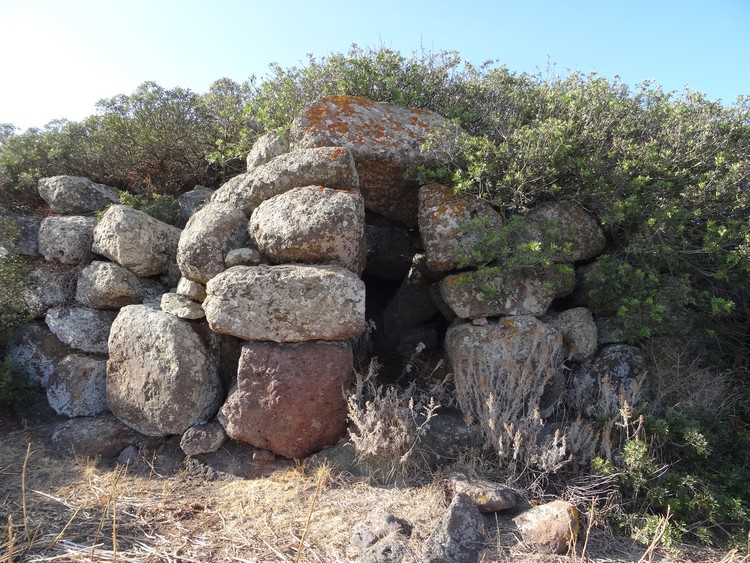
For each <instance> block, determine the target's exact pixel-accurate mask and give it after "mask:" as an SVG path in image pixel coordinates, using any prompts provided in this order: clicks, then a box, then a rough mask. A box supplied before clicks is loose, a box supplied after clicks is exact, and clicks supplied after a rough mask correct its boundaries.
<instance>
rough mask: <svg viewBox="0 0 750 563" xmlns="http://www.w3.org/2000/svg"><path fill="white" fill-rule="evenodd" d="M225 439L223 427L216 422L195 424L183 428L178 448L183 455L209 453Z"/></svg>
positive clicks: (217, 447)
mask: <svg viewBox="0 0 750 563" xmlns="http://www.w3.org/2000/svg"><path fill="white" fill-rule="evenodd" d="M226 439H227V434H226V432H224V427H223V426H222V425H221V424H219V423H218V422H215V421H214V422H207V423H206V424H196V425H195V426H191V427H190V428H188V429H187V430H185V433H184V434H183V435H182V438H181V439H180V448H182V451H183V452H185V455H190V456H193V455H201V454H209V453H211V452H215V451H216V450H218V449H219V448H220V447H221V445H222V444H223V443H224V441H225V440H226Z"/></svg>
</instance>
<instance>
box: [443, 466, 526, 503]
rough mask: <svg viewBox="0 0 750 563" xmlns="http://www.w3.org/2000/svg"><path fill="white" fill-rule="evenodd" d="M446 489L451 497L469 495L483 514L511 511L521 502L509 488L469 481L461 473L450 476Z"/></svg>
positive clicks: (486, 482) (456, 472) (477, 480)
mask: <svg viewBox="0 0 750 563" xmlns="http://www.w3.org/2000/svg"><path fill="white" fill-rule="evenodd" d="M446 489H447V490H448V493H449V494H450V496H451V497H453V496H454V495H457V494H459V493H463V494H465V495H467V496H468V497H469V498H470V499H471V500H472V502H473V503H474V504H475V505H476V507H477V509H478V510H479V512H481V513H489V512H500V511H502V510H511V509H513V508H516V506H518V504H519V503H520V502H521V498H520V497H519V496H518V494H517V493H516V492H514V491H512V490H510V489H509V488H507V487H503V486H502V485H500V484H499V483H492V482H490V481H485V480H483V479H469V478H468V477H466V475H464V474H463V473H461V472H460V471H452V472H451V473H450V474H449V475H448V479H447V482H446Z"/></svg>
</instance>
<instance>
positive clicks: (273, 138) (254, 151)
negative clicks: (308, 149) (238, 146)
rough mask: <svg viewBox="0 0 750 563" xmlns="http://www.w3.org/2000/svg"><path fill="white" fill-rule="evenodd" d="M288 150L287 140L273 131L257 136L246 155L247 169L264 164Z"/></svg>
mask: <svg viewBox="0 0 750 563" xmlns="http://www.w3.org/2000/svg"><path fill="white" fill-rule="evenodd" d="M286 152H289V140H288V139H286V138H284V137H282V136H280V135H279V134H277V133H274V132H273V131H271V132H268V133H265V134H263V135H261V136H260V137H258V139H257V140H256V141H255V143H253V147H252V148H251V149H250V153H249V154H248V155H247V169H248V170H252V169H253V168H255V167H257V166H260V165H261V164H265V163H266V162H268V161H269V160H272V159H274V158H276V157H277V156H281V155H282V154H284V153H286Z"/></svg>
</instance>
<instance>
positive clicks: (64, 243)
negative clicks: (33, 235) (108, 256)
mask: <svg viewBox="0 0 750 563" xmlns="http://www.w3.org/2000/svg"><path fill="white" fill-rule="evenodd" d="M95 224H96V219H95V218H94V217H46V218H45V219H44V220H43V221H42V223H41V225H40V227H39V253H40V254H41V255H42V256H44V258H45V260H47V261H49V262H53V261H54V262H60V263H62V264H83V263H87V262H90V261H91V260H92V258H93V255H92V254H91V244H92V243H93V242H94V225H95Z"/></svg>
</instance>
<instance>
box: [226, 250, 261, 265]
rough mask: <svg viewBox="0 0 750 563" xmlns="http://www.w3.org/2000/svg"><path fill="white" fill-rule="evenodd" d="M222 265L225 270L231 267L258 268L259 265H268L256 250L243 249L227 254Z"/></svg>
mask: <svg viewBox="0 0 750 563" xmlns="http://www.w3.org/2000/svg"><path fill="white" fill-rule="evenodd" d="M224 264H226V266H227V268H231V267H233V266H260V265H261V264H268V260H267V259H266V258H265V257H264V256H263V255H262V254H261V253H260V250H258V249H257V248H252V247H243V248H235V249H234V250H230V251H229V252H227V255H226V257H225V258H224Z"/></svg>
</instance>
